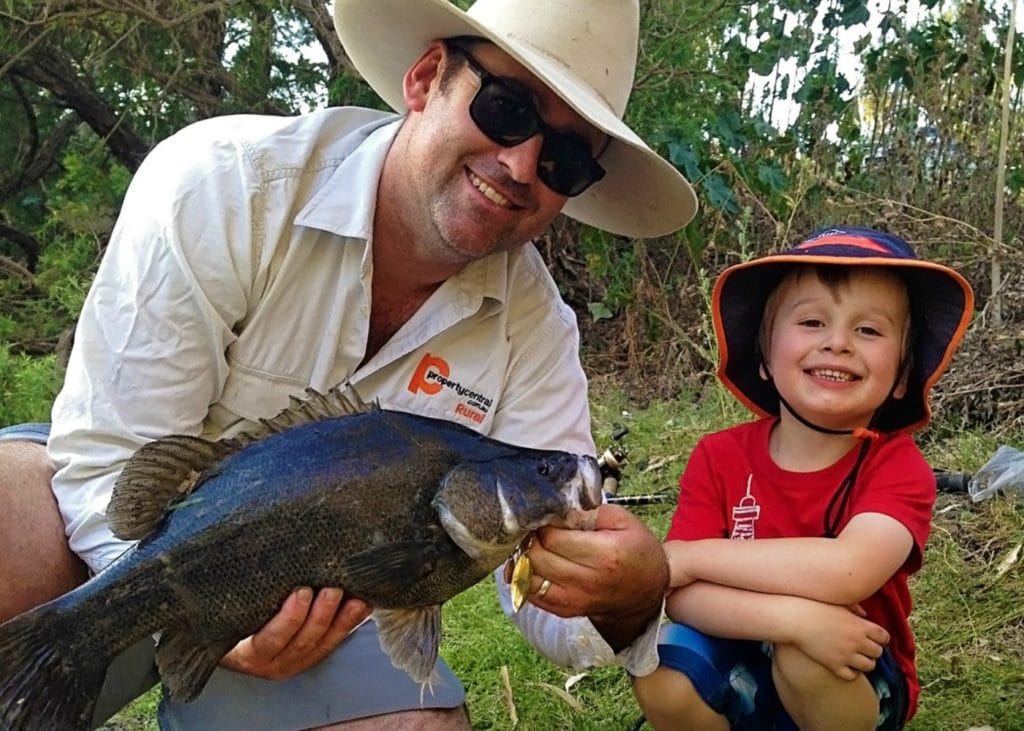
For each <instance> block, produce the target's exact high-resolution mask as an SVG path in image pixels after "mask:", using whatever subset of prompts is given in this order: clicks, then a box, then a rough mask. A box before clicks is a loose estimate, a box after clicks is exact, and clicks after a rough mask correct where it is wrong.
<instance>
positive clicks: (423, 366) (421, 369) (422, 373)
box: [408, 353, 452, 396]
mask: <svg viewBox="0 0 1024 731" xmlns="http://www.w3.org/2000/svg"><path fill="white" fill-rule="evenodd" d="M431 369H433V370H435V371H437V372H438V373H439V374H441V376H442V377H444V378H447V377H448V376H450V375H451V370H452V369H451V368H450V367H449V366H448V362H447V361H445V360H444V359H442V358H437V357H435V356H432V355H431V354H430V353H426V354H425V355H424V356H423V360H421V361H420V364H419V365H418V366H416V372H415V373H413V374H412V379H411V380H410V381H409V387H408V388H409V392H410V393H417V392H418V391H422V392H423V393H425V394H428V395H430V396H433V395H434V394H436V393H438V392H439V391H440V390H441V383H440V382H439V381H436V380H435V381H428V380H427V373H428V372H429V371H430V370H431Z"/></svg>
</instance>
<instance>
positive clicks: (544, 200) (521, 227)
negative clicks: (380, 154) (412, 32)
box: [405, 43, 605, 265]
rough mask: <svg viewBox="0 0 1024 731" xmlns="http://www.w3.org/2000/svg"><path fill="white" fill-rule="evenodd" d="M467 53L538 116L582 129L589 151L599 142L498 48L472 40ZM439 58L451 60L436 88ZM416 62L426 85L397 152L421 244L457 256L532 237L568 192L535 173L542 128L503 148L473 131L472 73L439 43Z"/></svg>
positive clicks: (457, 259) (452, 259)
mask: <svg viewBox="0 0 1024 731" xmlns="http://www.w3.org/2000/svg"><path fill="white" fill-rule="evenodd" d="M472 55H473V57H474V58H475V59H476V60H477V61H478V62H479V64H480V66H482V67H483V68H484V69H486V71H487V72H488V73H490V74H492V75H494V76H498V77H502V79H503V80H506V81H508V82H509V83H510V84H512V85H513V86H514V87H515V88H518V89H522V90H523V92H524V93H525V94H527V95H528V97H527V98H530V99H532V101H533V103H534V104H535V105H536V109H537V111H538V112H539V114H540V116H541V118H542V119H543V121H544V122H545V123H546V124H547V125H549V126H550V127H553V128H554V129H556V130H558V131H559V132H564V133H573V134H575V135H578V136H579V137H581V138H583V139H584V140H586V142H587V143H588V144H589V145H590V148H591V151H592V152H593V154H594V155H595V156H596V155H597V154H598V152H599V151H600V150H601V149H603V146H604V144H605V136H604V135H603V134H602V133H601V132H599V131H598V130H596V129H594V128H593V127H591V126H590V125H589V124H587V123H586V122H585V121H584V120H583V119H582V118H581V117H580V116H579V115H578V114H576V112H575V111H573V110H572V109H571V108H570V107H569V106H568V105H567V104H566V103H565V102H563V101H562V100H561V99H559V98H558V97H557V96H556V95H555V94H554V92H552V91H551V90H550V89H548V88H547V87H546V86H544V85H543V84H542V83H541V82H540V81H539V80H537V79H536V78H535V77H533V76H532V75H531V74H530V73H529V72H528V71H527V70H526V69H525V68H523V67H522V66H521V65H520V64H519V63H517V62H516V61H514V60H513V59H512V58H511V57H509V56H508V55H507V54H505V53H504V52H502V51H501V50H500V49H498V48H497V47H495V46H493V45H490V44H479V45H476V46H474V47H473V48H472ZM445 64H454V65H455V66H456V69H455V71H454V73H453V75H452V76H451V77H450V78H449V79H448V80H447V83H446V84H445V85H443V87H442V85H441V84H440V79H441V75H442V73H443V70H444V67H445ZM420 65H423V66H424V68H423V69H421V71H424V73H425V75H427V76H428V77H429V87H426V86H425V89H424V91H423V93H422V95H419V96H417V95H415V94H414V95H413V98H412V100H411V101H410V115H409V118H408V120H407V121H406V125H407V128H408V129H407V130H406V132H407V133H408V136H407V140H408V145H407V147H406V152H407V155H406V158H405V174H406V176H407V177H408V182H409V193H410V197H411V200H410V201H408V203H409V205H413V206H422V207H424V209H425V211H426V212H427V221H424V222H423V223H424V224H425V226H423V225H421V226H418V227H417V235H418V237H420V238H425V239H426V238H429V239H430V241H429V242H428V241H427V240H424V241H422V242H420V243H427V244H428V245H430V246H431V248H433V249H434V251H433V252H431V255H432V256H435V257H438V258H440V259H443V260H444V261H446V262H448V263H451V264H462V265H464V264H466V263H469V262H470V261H473V260H475V259H479V258H481V257H483V256H486V255H487V254H490V253H493V252H495V251H503V250H508V249H512V248H514V247H516V246H519V245H521V244H524V243H526V242H527V241H530V240H532V239H534V238H536V237H537V236H539V235H540V234H541V233H542V232H543V231H544V229H545V228H546V227H547V226H548V225H549V224H550V223H551V221H552V220H553V219H554V218H555V216H556V215H557V214H558V213H559V211H561V209H562V206H563V205H565V202H566V200H567V198H566V197H565V196H564V195H561V194H559V193H556V192H555V191H553V190H552V189H551V188H549V187H548V186H547V185H545V184H544V183H543V182H542V181H541V180H540V179H539V178H538V176H537V161H538V156H539V153H540V149H541V145H542V143H543V137H542V136H541V135H539V134H538V135H535V136H533V137H531V138H529V139H527V140H525V141H524V142H521V143H519V144H518V145H514V146H512V147H503V146H502V145H499V144H498V143H496V142H493V141H491V140H490V139H489V138H488V137H487V136H486V135H485V134H484V133H483V132H481V131H480V129H479V128H478V127H477V125H476V123H475V122H474V121H473V119H472V118H471V117H470V114H469V105H470V102H471V101H472V100H473V98H474V96H475V95H476V93H477V91H478V90H479V89H480V85H481V79H480V78H479V76H478V75H477V74H476V73H474V72H473V71H472V70H471V69H470V68H469V67H468V66H467V64H466V62H465V60H464V59H460V58H456V57H455V56H454V55H453V54H452V53H449V52H448V50H447V49H446V47H445V46H444V45H443V44H440V43H437V44H435V45H433V46H431V48H430V50H428V51H427V53H426V54H424V56H423V57H422V58H421V59H420V61H419V62H417V65H416V66H414V67H413V69H412V70H411V71H410V73H415V72H416V69H417V66H420ZM430 65H433V68H432V70H431V68H430ZM408 98H409V92H408V89H407V100H408ZM406 210H407V211H408V210H409V209H408V208H407V209H406ZM430 234H433V235H430Z"/></svg>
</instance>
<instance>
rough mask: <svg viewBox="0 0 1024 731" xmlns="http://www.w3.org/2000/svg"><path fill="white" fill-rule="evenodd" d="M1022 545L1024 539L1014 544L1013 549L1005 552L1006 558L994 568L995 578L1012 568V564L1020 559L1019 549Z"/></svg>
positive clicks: (1023, 545) (1023, 544)
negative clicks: (1007, 552)
mask: <svg viewBox="0 0 1024 731" xmlns="http://www.w3.org/2000/svg"><path fill="white" fill-rule="evenodd" d="M1022 547H1024V541H1021V542H1020V543H1018V544H1017V545H1016V546H1014V548H1013V550H1012V551H1010V553H1009V554H1007V556H1006V558H1004V559H1003V560H1002V561H1000V563H999V566H998V568H996V578H997V579H998V578H999V577H1001V576H1002V575H1003V574H1005V573H1006V572H1007V571H1009V570H1010V569H1011V568H1013V565H1014V564H1015V563H1017V561H1019V560H1020V550H1021V548H1022Z"/></svg>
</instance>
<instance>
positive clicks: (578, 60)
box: [334, 0, 697, 237]
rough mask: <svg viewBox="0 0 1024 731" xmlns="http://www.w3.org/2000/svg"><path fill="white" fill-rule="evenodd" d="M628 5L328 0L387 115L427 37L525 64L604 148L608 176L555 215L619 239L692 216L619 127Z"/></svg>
mask: <svg viewBox="0 0 1024 731" xmlns="http://www.w3.org/2000/svg"><path fill="white" fill-rule="evenodd" d="M639 18H640V12H639V5H638V1H637V0H477V2H476V3H474V4H473V6H472V7H471V8H470V9H469V10H468V11H466V12H463V11H461V10H459V9H458V8H457V7H455V6H454V5H452V4H451V3H450V2H449V1H448V0H335V2H334V26H335V28H336V29H337V32H338V37H339V38H341V43H342V45H343V46H344V47H345V53H347V54H348V57H349V59H350V60H351V61H352V63H353V64H354V65H355V67H356V69H358V71H359V73H360V74H362V76H363V78H364V79H365V80H366V82H367V83H368V84H369V85H370V86H371V87H372V88H373V90H374V91H376V92H377V94H379V95H380V97H381V98H382V99H383V100H384V101H385V102H387V103H388V104H389V105H390V106H391V107H392V108H393V109H395V110H397V111H399V112H403V113H404V112H405V111H406V108H405V103H404V101H403V95H402V79H403V77H404V75H405V72H406V70H408V68H409V67H410V66H411V65H412V64H413V63H414V62H415V61H416V59H418V58H419V57H420V56H421V55H422V54H423V52H424V51H425V50H426V49H427V46H429V45H430V43H431V42H432V41H435V40H438V39H444V38H454V37H457V36H478V37H480V38H483V39H485V40H487V41H490V42H491V43H494V44H495V45H497V46H498V47H499V48H501V49H502V50H503V51H505V53H507V54H509V55H510V56H511V57H512V58H514V59H515V60H516V61H518V62H519V63H520V64H522V65H523V66H525V67H526V68H527V69H528V70H529V71H530V72H531V73H533V74H534V76H536V77H537V78H538V79H540V80H541V81H542V82H543V83H544V84H546V85H547V86H548V87H549V88H550V89H551V90H552V91H553V92H554V93H555V94H557V95H558V96H559V97H561V98H562V99H563V100H564V101H565V102H566V103H567V104H568V105H569V106H571V107H572V108H573V109H575V110H576V111H577V112H578V113H579V115H580V116H581V117H583V118H584V119H585V120H587V121H588V122H589V123H590V124H592V125H593V126H594V127H596V128H598V129H600V130H602V131H603V132H605V133H606V134H607V135H608V136H609V137H610V138H611V142H610V143H609V145H608V148H607V149H606V150H605V151H604V153H603V154H602V155H601V158H600V163H601V167H603V168H604V169H605V171H606V172H607V174H606V175H605V177H604V178H603V179H602V180H600V181H598V182H597V183H595V184H594V185H592V186H590V187H589V188H588V189H587V190H585V191H584V192H583V193H582V194H580V195H578V196H576V197H574V198H570V199H569V200H568V202H567V203H566V205H565V208H564V209H563V212H564V213H565V214H566V215H567V216H570V217H571V218H575V219H577V220H579V221H582V222H583V223H586V224H589V225H591V226H595V227H597V228H600V229H604V230H605V231H609V232H611V233H614V234H621V235H624V236H635V237H652V236H661V235H664V234H668V233H672V232H673V231H676V230H677V229H680V228H682V227H683V226H685V225H686V224H687V223H689V221H690V219H692V218H693V216H694V213H695V212H696V210H697V198H696V196H695V195H694V192H693V188H691V187H690V184H689V183H688V182H686V179H685V178H684V177H683V176H682V175H681V174H680V173H679V171H678V170H676V169H675V168H674V167H673V166H672V165H671V164H669V163H668V162H667V161H666V160H664V159H662V158H661V157H660V156H659V155H658V154H657V153H655V152H654V151H653V150H651V149H650V148H649V147H648V146H647V145H646V144H645V143H644V141H643V140H641V139H640V138H639V137H638V136H637V135H636V133H635V132H633V130H631V129H630V128H629V127H627V126H626V125H625V124H624V123H623V122H622V116H623V114H624V112H625V110H626V100H627V99H628V98H629V93H630V90H631V89H632V86H633V74H634V72H635V70H636V51H637V39H638V37H639V27H640V21H639Z"/></svg>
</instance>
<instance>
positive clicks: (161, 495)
mask: <svg viewBox="0 0 1024 731" xmlns="http://www.w3.org/2000/svg"><path fill="white" fill-rule="evenodd" d="M378 409H380V404H379V403H377V402H376V401H375V402H373V403H372V404H367V403H366V402H364V401H363V400H362V398H361V397H360V396H359V394H358V393H356V390H355V389H354V388H353V387H352V385H351V384H350V383H348V382H347V381H346V382H345V383H342V384H339V385H337V386H335V387H334V388H332V389H331V390H330V391H328V392H327V393H320V392H319V391H317V390H315V389H313V388H307V389H306V398H304V399H300V398H296V397H295V396H292V397H291V403H290V404H289V405H288V407H287V408H285V409H284V410H283V411H281V412H280V413H278V414H277V416H274V417H273V418H270V419H260V420H259V422H258V423H257V424H256V425H255V426H254V427H252V428H251V429H249V430H247V431H243V432H241V433H240V434H237V435H235V436H233V437H230V438H227V439H219V440H217V441H210V440H208V439H203V438H201V437H193V436H185V435H174V436H169V437H164V438H162V439H157V440H156V441H154V442H150V443H149V444H146V445H143V446H142V447H141V448H140V449H139V450H138V451H136V452H135V454H133V455H132V456H131V459H129V460H128V464H127V465H125V468H124V470H122V472H121V475H120V476H119V477H118V478H117V482H116V483H115V484H114V491H113V494H112V495H111V498H110V505H109V506H108V507H107V519H108V520H109V522H110V528H111V530H112V531H113V532H114V535H115V536H117V537H118V538H122V539H125V540H138V539H141V538H145V537H146V536H148V535H149V534H150V533H152V532H153V531H154V530H155V529H156V527H157V526H158V525H160V521H161V520H163V518H164V516H165V515H167V511H168V510H171V509H173V507H174V506H175V505H177V504H180V503H181V502H182V501H183V500H184V499H185V498H186V497H187V496H188V495H189V494H190V493H191V492H192V490H193V489H194V488H195V487H196V485H197V484H199V481H200V478H201V477H202V475H203V473H204V472H206V471H207V470H209V469H210V468H211V467H213V466H214V465H215V464H216V463H217V462H219V461H220V460H222V459H224V457H226V456H228V455H229V454H232V453H234V452H237V451H239V450H240V449H242V448H244V447H247V446H248V445H250V444H252V443H254V442H257V441H259V440H260V439H263V438H264V437H268V436H270V435H271V434H277V433H278V432H282V431H285V430H286V429H289V428H291V427H293V426H297V425H299V424H306V423H308V422H312V421H320V420H321V419H331V418H334V417H337V416H351V415H354V414H363V413H366V412H368V411H374V410H378Z"/></svg>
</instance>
